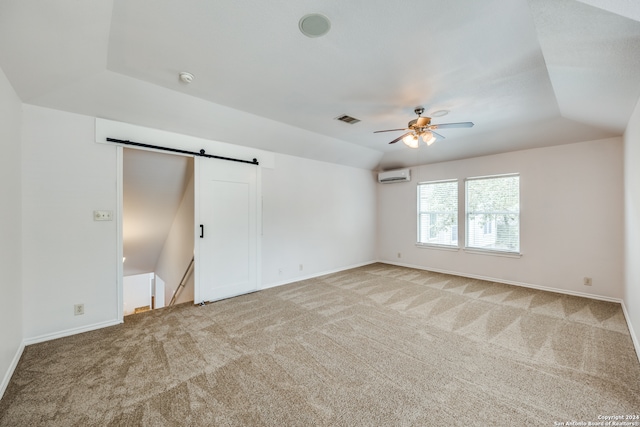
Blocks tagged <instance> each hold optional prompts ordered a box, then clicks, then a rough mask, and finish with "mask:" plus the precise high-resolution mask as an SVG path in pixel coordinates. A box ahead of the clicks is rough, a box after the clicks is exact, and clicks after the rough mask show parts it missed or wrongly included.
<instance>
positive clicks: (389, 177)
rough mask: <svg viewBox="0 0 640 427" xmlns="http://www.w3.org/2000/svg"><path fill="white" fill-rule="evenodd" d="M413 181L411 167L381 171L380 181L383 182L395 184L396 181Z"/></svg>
mask: <svg viewBox="0 0 640 427" xmlns="http://www.w3.org/2000/svg"><path fill="white" fill-rule="evenodd" d="M407 181H411V169H398V170H394V171H386V172H380V173H379V174H378V182H380V183H382V184H393V183H394V182H407Z"/></svg>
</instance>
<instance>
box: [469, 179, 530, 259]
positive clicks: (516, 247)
mask: <svg viewBox="0 0 640 427" xmlns="http://www.w3.org/2000/svg"><path fill="white" fill-rule="evenodd" d="M466 204H467V211H466V228H467V233H466V234H467V241H466V247H467V248H473V249H484V250H490V251H501V252H520V176H519V175H500V176H489V177H480V178H468V179H467V180H466Z"/></svg>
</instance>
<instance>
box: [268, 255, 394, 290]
mask: <svg viewBox="0 0 640 427" xmlns="http://www.w3.org/2000/svg"><path fill="white" fill-rule="evenodd" d="M376 262H378V261H366V262H362V263H359V264H352V265H348V266H344V267H340V268H336V269H333V270H326V271H322V272H320V273H313V274H309V275H306V276H298V277H293V278H291V279H287V280H283V281H279V282H273V283H269V284H266V285H263V286H262V287H260V289H258V290H259V291H262V290H264V289H270V288H275V287H278V286H282V285H288V284H290V283H295V282H302V281H303V280H309V279H315V278H316V277H320V276H326V275H327V274H334V273H340V272H341V271H345V270H351V269H352V268H358V267H364V266H365V265H371V264H375V263H376ZM380 262H382V261H380Z"/></svg>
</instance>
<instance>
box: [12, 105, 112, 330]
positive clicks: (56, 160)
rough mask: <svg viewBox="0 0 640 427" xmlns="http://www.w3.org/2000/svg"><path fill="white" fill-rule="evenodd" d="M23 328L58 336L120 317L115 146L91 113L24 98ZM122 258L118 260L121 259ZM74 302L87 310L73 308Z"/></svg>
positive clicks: (93, 326)
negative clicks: (98, 214) (100, 217)
mask: <svg viewBox="0 0 640 427" xmlns="http://www.w3.org/2000/svg"><path fill="white" fill-rule="evenodd" d="M23 114H24V116H23V117H24V118H23V129H22V139H23V142H22V184H23V193H22V197H23V200H22V236H23V247H22V260H23V263H22V276H23V283H24V285H23V298H24V301H23V302H24V305H23V312H24V335H25V338H26V339H27V342H29V341H37V340H40V339H48V338H53V337H56V336H60V335H66V334H69V333H75V332H80V331H83V330H88V329H92V328H95V327H100V326H106V325H109V324H113V323H115V322H117V321H118V318H117V317H118V307H117V282H116V280H117V276H116V274H117V264H116V263H117V259H116V256H117V255H116V253H117V250H116V221H115V220H114V221H103V222H98V221H94V220H93V211H94V210H111V211H113V212H114V215H115V213H116V147H114V146H108V145H104V144H96V143H95V142H94V140H95V132H94V119H93V118H91V117H87V116H80V115H76V114H71V113H65V112H61V111H57V110H50V109H46V108H41V107H34V106H30V105H24V113H23ZM120 262H121V260H120ZM74 304H84V315H81V316H74V312H73V306H74Z"/></svg>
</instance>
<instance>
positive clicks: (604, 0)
mask: <svg viewBox="0 0 640 427" xmlns="http://www.w3.org/2000/svg"><path fill="white" fill-rule="evenodd" d="M312 12H318V13H322V14H324V15H326V16H327V17H328V18H329V19H330V20H331V24H332V26H331V30H330V32H329V33H328V34H327V35H326V36H324V37H320V38H308V37H305V36H304V35H302V34H301V33H300V31H299V30H298V21H299V19H300V18H301V17H302V16H303V15H305V14H308V13H312ZM639 19H640V2H638V1H634V0H627V1H622V0H618V1H614V0H584V1H577V0H529V1H527V0H486V1H483V2H470V1H468V0H453V1H447V2H442V1H436V0H404V1H395V2H388V1H375V2H371V1H368V2H366V1H363V0H353V1H349V2H344V1H337V0H325V1H316V0H312V1H307V2H291V1H285V0H272V1H269V2H264V1H259V0H250V1H249V0H248V1H245V2H235V1H231V0H216V1H215V2H212V1H210V0H182V1H177V0H172V1H168V0H164V1H162V0H127V1H123V0H114V1H100V2H98V1H80V0H57V1H55V2H36V1H24V0H0V67H1V68H2V70H3V71H4V73H5V74H6V75H7V77H8V78H9V80H10V81H11V83H12V85H13V87H14V89H15V90H16V92H17V93H18V95H19V96H20V97H21V99H22V100H23V101H24V102H27V103H31V104H35V105H42V106H46V107H51V108H58V109H62V110H66V111H72V112H77V113H81V114H89V115H94V116H97V117H103V118H108V119H113V120H119V121H124V122H129V123H134V124H139V125H143V126H149V127H155V128H159V129H166V130H171V131H174V132H180V133H185V134H189V135H195V136H200V137H204V138H208V139H213V140H220V141H225V142H231V143H235V144H240V145H246V146H251V147H255V148H260V149H265V150H269V151H275V152H281V153H286V154H292V155H297V156H302V157H308V158H313V159H318V160H322V161H329V162H336V163H342V164H347V165H352V166H357V167H363V168H369V169H383V168H386V169H388V168H392V167H396V166H407V165H412V164H415V163H417V162H420V163H429V162H436V161H446V160H453V159H460V158H465V157H472V156H479V155H485V154H492V153H498V152H504V151H513V150H519V149H526V148H533V147H540V146H549V145H556V144H566V143H572V142H578V141H584V140H587V139H600V138H606V137H610V136H614V135H621V134H622V133H623V132H624V130H625V127H626V124H627V122H628V120H629V117H630V115H631V112H632V111H633V108H634V106H635V104H636V103H637V101H638V98H639V97H640V22H639V21H638V20H639ZM180 71H189V72H191V73H193V74H194V75H195V80H194V82H193V83H191V84H190V85H185V84H183V83H181V82H180V81H179V79H178V73H179V72H180ZM416 106H424V107H425V109H426V113H427V114H428V113H431V112H433V111H436V110H440V109H447V110H450V111H451V112H450V114H449V115H448V116H446V117H442V118H439V119H435V118H434V120H433V122H434V123H442V122H457V121H473V122H474V123H475V126H474V127H473V128H472V129H451V130H442V131H441V132H440V133H442V134H443V135H444V136H445V137H446V139H445V140H440V141H438V142H437V143H436V144H434V145H432V146H430V147H426V146H424V147H422V148H421V149H420V150H419V151H420V152H419V154H416V151H415V150H411V149H409V148H407V147H406V146H404V145H403V144H401V143H399V144H394V145H389V144H387V143H388V141H390V140H391V139H393V138H394V137H395V136H399V135H400V134H401V133H397V134H394V133H384V134H374V133H373V132H374V131H375V130H380V129H389V128H400V127H404V126H405V125H406V123H407V122H408V121H409V120H411V119H413V118H414V117H415V115H414V113H413V109H414V108H415V107H416ZM341 114H348V115H351V116H354V117H356V118H358V119H360V120H361V121H360V122H359V123H357V124H354V125H348V124H345V123H342V122H339V121H336V120H334V118H335V117H337V116H339V115H341Z"/></svg>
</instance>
